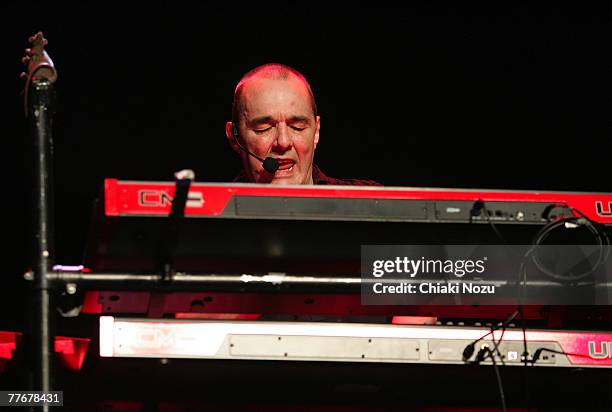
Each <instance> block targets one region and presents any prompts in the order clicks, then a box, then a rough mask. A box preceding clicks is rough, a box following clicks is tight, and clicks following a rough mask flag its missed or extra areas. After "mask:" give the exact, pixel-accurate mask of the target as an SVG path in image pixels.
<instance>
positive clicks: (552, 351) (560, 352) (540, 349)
mask: <svg viewBox="0 0 612 412" xmlns="http://www.w3.org/2000/svg"><path fill="white" fill-rule="evenodd" d="M542 352H550V353H556V354H558V355H565V356H577V357H579V358H588V359H591V360H592V359H593V358H592V357H590V356H589V355H584V354H582V353H571V352H563V351H562V350H555V349H549V348H538V349H536V351H535V352H534V353H533V358H532V359H531V361H530V362H531V364H532V365H535V363H536V362H537V361H538V360H539V359H540V355H541V354H542Z"/></svg>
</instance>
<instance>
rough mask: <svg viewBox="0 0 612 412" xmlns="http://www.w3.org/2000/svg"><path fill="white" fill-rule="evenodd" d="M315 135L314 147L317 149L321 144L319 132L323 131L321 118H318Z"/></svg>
mask: <svg viewBox="0 0 612 412" xmlns="http://www.w3.org/2000/svg"><path fill="white" fill-rule="evenodd" d="M315 128H316V129H315V135H314V147H315V149H316V148H317V144H318V143H319V130H320V129H321V116H317V120H316V124H315Z"/></svg>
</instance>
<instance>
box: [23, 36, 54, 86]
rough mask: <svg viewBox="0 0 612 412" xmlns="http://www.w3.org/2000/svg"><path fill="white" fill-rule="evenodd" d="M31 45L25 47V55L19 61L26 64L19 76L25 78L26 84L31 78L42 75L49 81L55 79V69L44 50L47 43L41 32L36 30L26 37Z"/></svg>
mask: <svg viewBox="0 0 612 412" xmlns="http://www.w3.org/2000/svg"><path fill="white" fill-rule="evenodd" d="M28 41H29V43H30V44H31V45H32V46H31V47H30V48H27V49H25V56H24V57H23V58H22V59H21V62H22V63H23V64H25V65H26V71H25V73H21V78H22V79H25V80H26V82H27V84H26V86H27V85H29V82H30V81H31V80H32V79H36V78H41V77H44V78H46V79H48V80H49V81H50V82H51V83H53V82H55V81H56V80H57V70H55V66H53V61H52V60H51V58H50V57H49V55H48V54H47V52H46V51H45V46H46V45H47V44H48V43H49V42H48V41H47V39H45V38H44V37H43V34H42V32H38V33H36V34H35V35H33V36H31V37H30V38H29V39H28Z"/></svg>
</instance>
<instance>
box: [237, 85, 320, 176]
mask: <svg viewBox="0 0 612 412" xmlns="http://www.w3.org/2000/svg"><path fill="white" fill-rule="evenodd" d="M238 120H239V121H238V124H237V125H236V126H237V127H238V130H239V134H240V136H239V137H238V138H239V139H241V143H242V145H243V146H244V147H245V148H246V149H247V150H249V151H250V152H252V153H254V154H256V155H258V156H259V157H261V158H266V157H268V156H271V157H274V158H275V159H277V160H278V162H279V165H280V167H279V169H278V170H277V171H276V173H274V174H270V173H268V172H266V171H265V170H264V169H263V166H262V164H261V162H260V161H258V160H257V159H255V158H253V157H252V156H249V155H247V154H246V153H244V152H243V151H241V150H239V148H238V146H237V145H236V143H235V142H234V141H233V136H231V123H228V124H227V125H226V134H228V137H229V138H230V141H231V142H232V146H233V148H234V150H236V151H237V152H238V153H240V155H241V157H242V163H243V165H244V170H245V172H246V174H247V177H248V178H249V180H250V181H252V182H256V183H272V184H278V185H289V184H312V183H313V181H312V159H313V156H314V151H315V148H316V146H317V143H318V142H319V126H320V119H319V117H318V116H317V117H316V118H315V116H314V113H313V110H312V105H311V100H310V95H309V93H308V90H307V88H306V86H305V85H304V83H303V82H302V81H301V80H299V79H297V78H294V77H290V78H289V79H287V80H274V79H266V78H254V79H250V80H249V81H248V82H247V83H246V84H245V85H244V88H243V90H242V105H241V111H240V113H239V119H238Z"/></svg>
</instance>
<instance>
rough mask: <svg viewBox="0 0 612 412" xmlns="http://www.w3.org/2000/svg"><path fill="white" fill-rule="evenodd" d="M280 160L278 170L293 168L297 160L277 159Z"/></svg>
mask: <svg viewBox="0 0 612 412" xmlns="http://www.w3.org/2000/svg"><path fill="white" fill-rule="evenodd" d="M276 160H277V161H278V170H279V171H281V170H283V171H285V170H286V171H290V170H292V169H293V166H294V165H295V160H290V159H276Z"/></svg>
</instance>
